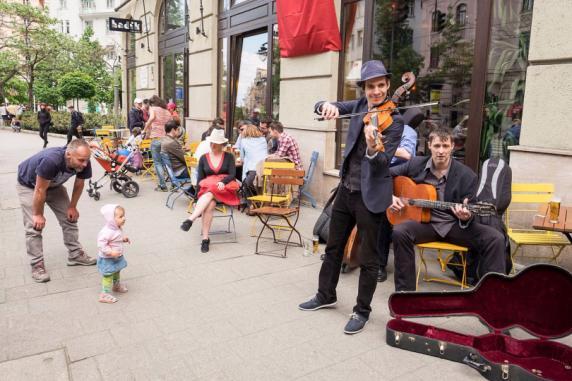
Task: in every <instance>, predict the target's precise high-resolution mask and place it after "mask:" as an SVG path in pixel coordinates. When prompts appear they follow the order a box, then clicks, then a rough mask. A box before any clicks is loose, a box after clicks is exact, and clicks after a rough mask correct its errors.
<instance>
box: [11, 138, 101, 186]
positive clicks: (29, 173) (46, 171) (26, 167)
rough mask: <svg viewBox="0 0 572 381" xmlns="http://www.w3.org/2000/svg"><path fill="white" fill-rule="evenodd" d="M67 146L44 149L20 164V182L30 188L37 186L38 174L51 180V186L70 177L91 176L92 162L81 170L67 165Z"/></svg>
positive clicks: (59, 183) (61, 182)
mask: <svg viewBox="0 0 572 381" xmlns="http://www.w3.org/2000/svg"><path fill="white" fill-rule="evenodd" d="M65 155H66V147H54V148H47V149H44V150H42V151H40V152H38V153H37V154H35V155H34V156H31V157H29V158H27V159H26V160H24V161H23V162H21V163H20V165H18V182H19V183H20V184H21V185H23V186H25V187H28V188H35V187H36V176H40V177H42V178H44V179H46V180H50V181H51V182H50V188H53V187H57V186H59V185H62V184H63V183H65V182H66V181H67V180H68V179H69V178H70V177H72V176H74V175H77V177H78V179H89V178H91V162H89V163H87V167H85V168H84V169H83V170H82V171H81V172H76V171H75V170H74V169H71V168H68V167H67V165H66V159H65Z"/></svg>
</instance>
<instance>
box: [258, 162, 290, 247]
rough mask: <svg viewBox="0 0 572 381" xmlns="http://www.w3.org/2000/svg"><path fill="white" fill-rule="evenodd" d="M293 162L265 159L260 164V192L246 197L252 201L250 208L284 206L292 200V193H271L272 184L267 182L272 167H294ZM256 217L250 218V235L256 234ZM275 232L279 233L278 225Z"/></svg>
mask: <svg viewBox="0 0 572 381" xmlns="http://www.w3.org/2000/svg"><path fill="white" fill-rule="evenodd" d="M295 166H296V165H295V164H294V163H292V162H289V161H265V162H264V163H263V164H262V193H261V194H259V195H256V196H250V197H248V200H249V201H250V202H251V203H252V208H261V207H263V206H267V205H272V206H284V205H288V204H289V203H290V202H291V201H292V194H291V193H289V192H283V193H280V194H272V192H271V189H272V184H271V183H270V182H269V178H270V175H271V174H272V170H273V169H294V168H295ZM257 221H258V220H257V219H253V220H252V226H251V228H250V236H251V237H255V236H256V222H257ZM274 227H275V228H276V230H277V233H278V234H280V225H276V226H274Z"/></svg>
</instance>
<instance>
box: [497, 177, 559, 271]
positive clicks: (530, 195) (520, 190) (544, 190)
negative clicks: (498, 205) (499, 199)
mask: <svg viewBox="0 0 572 381" xmlns="http://www.w3.org/2000/svg"><path fill="white" fill-rule="evenodd" d="M553 195H554V184H550V183H536V184H535V183H532V184H530V183H513V184H512V199H511V203H510V205H509V207H508V209H507V211H506V213H505V223H506V226H507V233H508V236H509V238H510V240H511V241H513V243H514V244H515V247H514V249H513V250H512V252H511V255H510V259H511V261H512V268H513V272H514V268H515V267H514V260H515V257H516V254H517V251H518V249H520V248H521V247H523V246H548V247H550V248H551V250H552V256H551V257H549V259H550V261H552V262H556V263H557V262H558V257H559V256H560V253H562V250H564V248H565V247H566V246H568V245H570V242H569V241H568V239H566V237H565V236H564V235H562V234H561V233H558V232H551V231H541V230H535V229H532V228H531V227H530V226H531V225H532V220H533V217H534V214H535V213H538V208H539V206H540V204H546V203H548V202H549V201H550V200H551V199H552V197H553ZM515 213H518V214H519V215H521V216H523V217H522V218H523V220H524V221H527V222H528V223H527V224H526V225H527V227H515V225H516V224H515V221H514V220H515V218H513V216H514V214H515ZM521 256H522V255H521ZM522 257H523V258H535V259H539V258H544V259H546V257H540V256H529V255H527V256H522Z"/></svg>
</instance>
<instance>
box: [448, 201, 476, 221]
mask: <svg viewBox="0 0 572 381" xmlns="http://www.w3.org/2000/svg"><path fill="white" fill-rule="evenodd" d="M468 203H469V199H468V198H466V199H464V200H463V204H462V205H461V204H457V205H455V206H454V207H452V208H451V210H452V211H453V213H454V214H455V216H457V218H458V219H459V220H461V221H463V222H464V221H468V220H470V219H471V217H472V215H473V214H472V213H471V211H470V210H469V209H467V207H466V206H465V205H467V204H468Z"/></svg>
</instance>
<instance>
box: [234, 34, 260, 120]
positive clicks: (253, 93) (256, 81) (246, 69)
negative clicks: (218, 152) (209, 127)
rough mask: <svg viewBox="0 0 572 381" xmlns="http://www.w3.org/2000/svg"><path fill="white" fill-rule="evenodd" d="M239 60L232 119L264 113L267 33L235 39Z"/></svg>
mask: <svg viewBox="0 0 572 381" xmlns="http://www.w3.org/2000/svg"><path fill="white" fill-rule="evenodd" d="M237 45H238V47H241V49H240V61H239V62H237V67H238V78H237V79H238V81H237V85H236V92H235V94H234V96H235V101H234V104H235V106H234V115H233V116H234V118H233V119H234V120H233V123H234V122H235V121H238V120H241V119H247V118H250V117H251V116H254V114H256V113H258V114H259V115H265V114H266V112H267V110H266V85H267V76H268V75H267V74H268V73H267V69H266V68H267V63H266V59H267V55H268V33H267V32H264V33H260V34H256V35H253V36H248V37H243V38H240V39H238V41H237Z"/></svg>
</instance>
